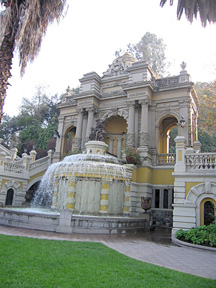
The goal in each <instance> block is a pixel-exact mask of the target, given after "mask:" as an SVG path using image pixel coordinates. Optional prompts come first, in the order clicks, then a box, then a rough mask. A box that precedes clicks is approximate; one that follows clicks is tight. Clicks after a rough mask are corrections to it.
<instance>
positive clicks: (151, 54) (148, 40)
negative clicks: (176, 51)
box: [115, 32, 169, 76]
mask: <svg viewBox="0 0 216 288" xmlns="http://www.w3.org/2000/svg"><path fill="white" fill-rule="evenodd" d="M165 49H166V45H165V44H164V41H163V39H162V38H158V37H157V36H156V35H155V34H152V33H150V32H146V33H145V35H144V36H143V37H142V38H141V40H140V41H139V42H138V43H137V44H131V43H129V44H128V45H127V52H128V53H130V54H131V55H133V56H134V57H136V58H137V59H138V60H144V61H147V62H148V63H149V64H150V66H151V67H152V69H153V70H154V72H155V73H156V74H157V75H159V76H164V75H165V73H166V71H167V68H168V66H169V63H168V62H167V60H166V56H165ZM124 52H125V51H124V50H122V49H119V50H118V51H116V52H115V55H116V57H118V56H120V55H121V54H122V53H124Z"/></svg>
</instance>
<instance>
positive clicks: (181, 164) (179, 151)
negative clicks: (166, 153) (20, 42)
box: [174, 136, 186, 172]
mask: <svg viewBox="0 0 216 288" xmlns="http://www.w3.org/2000/svg"><path fill="white" fill-rule="evenodd" d="M175 142H176V164H175V168H174V171H175V172H185V171H186V162H185V152H186V139H185V137H184V136H177V137H176V138H175Z"/></svg>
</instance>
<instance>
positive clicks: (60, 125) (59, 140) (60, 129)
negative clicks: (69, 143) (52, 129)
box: [53, 118, 64, 163]
mask: <svg viewBox="0 0 216 288" xmlns="http://www.w3.org/2000/svg"><path fill="white" fill-rule="evenodd" d="M63 128H64V119H63V118H61V119H59V123H58V130H57V131H58V133H59V135H60V137H58V136H57V137H56V148H55V153H54V156H53V162H54V163H55V162H59V161H60V158H61V153H62V148H61V146H62V145H63V138H62V135H63Z"/></svg>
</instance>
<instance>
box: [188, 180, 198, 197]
mask: <svg viewBox="0 0 216 288" xmlns="http://www.w3.org/2000/svg"><path fill="white" fill-rule="evenodd" d="M201 183H202V182H185V198H186V197H187V195H188V193H189V191H190V189H191V188H192V187H194V186H196V185H198V184H201Z"/></svg>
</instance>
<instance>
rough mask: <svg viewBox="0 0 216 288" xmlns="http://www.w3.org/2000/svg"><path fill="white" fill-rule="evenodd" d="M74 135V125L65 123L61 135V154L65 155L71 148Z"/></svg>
mask: <svg viewBox="0 0 216 288" xmlns="http://www.w3.org/2000/svg"><path fill="white" fill-rule="evenodd" d="M75 135H76V126H74V125H71V124H70V125H67V126H66V127H65V129H64V131H63V135H62V151H61V155H63V156H64V155H66V154H68V153H69V152H70V151H72V150H73V142H74V139H75Z"/></svg>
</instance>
